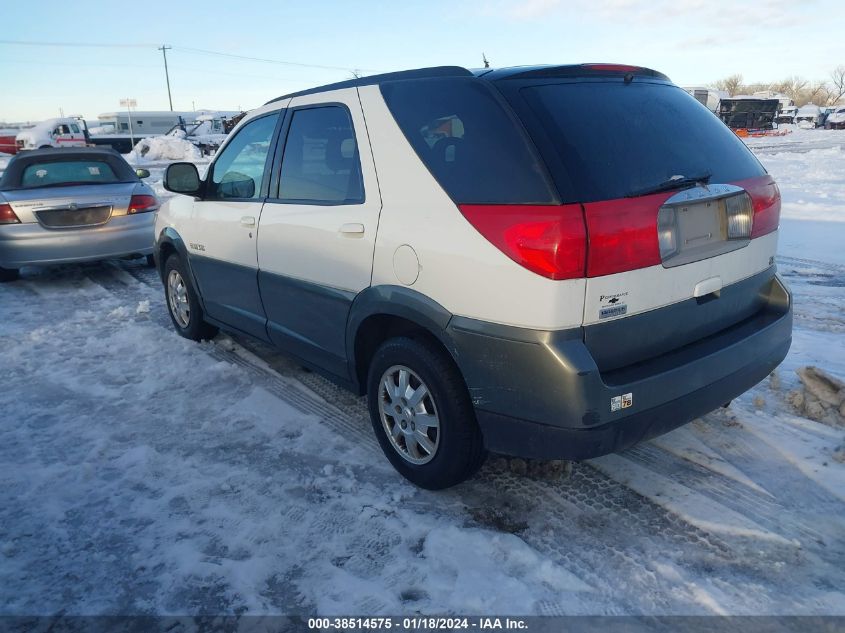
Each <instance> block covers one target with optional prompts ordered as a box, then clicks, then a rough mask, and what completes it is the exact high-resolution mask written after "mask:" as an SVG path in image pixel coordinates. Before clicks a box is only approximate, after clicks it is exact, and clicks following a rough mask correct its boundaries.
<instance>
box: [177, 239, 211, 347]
mask: <svg viewBox="0 0 845 633" xmlns="http://www.w3.org/2000/svg"><path fill="white" fill-rule="evenodd" d="M164 294H165V298H166V299H167V311H168V313H169V314H170V320H171V321H173V326H174V327H175V328H176V331H177V332H178V333H179V334H180V335H181V336H184V337H185V338H188V339H191V340H192V341H202V340H205V339H210V338H213V337H214V336H215V335H216V334H217V328H216V327H214V326H213V325H209V324H208V323H206V322H205V321H204V320H203V313H202V308H201V307H200V302H199V297H197V293H196V291H195V290H194V287H193V286H192V285H191V282H190V276H189V275H188V272H187V269H186V267H185V264H184V263H183V262H182V260H181V259H180V258H179V256H178V255H171V256H170V257H168V258H167V261H166V262H165V264H164Z"/></svg>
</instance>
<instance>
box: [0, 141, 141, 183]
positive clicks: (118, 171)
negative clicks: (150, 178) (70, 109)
mask: <svg viewBox="0 0 845 633" xmlns="http://www.w3.org/2000/svg"><path fill="white" fill-rule="evenodd" d="M92 159H97V160H101V161H103V162H104V163H106V164H107V165H108V166H109V167H111V168H112V170H113V171H114V173H115V175H116V176H117V177H118V178H119V182H135V181H138V180H139V178H138V176H137V175H136V174H135V170H134V169H132V167H130V166H129V163H127V162H126V159H125V158H123V156H121V155H120V154H119V153H118V152H117V151H115V150H114V149H112V148H111V147H51V148H48V149H33V150H26V151H23V152H18V153H17V154H15V155H14V156H13V157H12V160H10V161H9V164H8V165H6V170H5V171H4V172H3V175H2V177H0V191H10V190H13V189H18V188H19V187H20V183H21V177H22V176H23V171H24V169H26V168H27V167H29V166H30V165H32V164H34V163H49V162H57V161H68V160H92Z"/></svg>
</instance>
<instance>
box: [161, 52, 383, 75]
mask: <svg viewBox="0 0 845 633" xmlns="http://www.w3.org/2000/svg"><path fill="white" fill-rule="evenodd" d="M173 48H174V50H177V51H184V52H188V53H200V54H203V55H216V56H218V57H231V58H232V59H245V60H248V61H252V62H264V63H268V64H282V65H284V66H297V67H300V68H319V69H321V70H342V71H345V72H353V71H356V72H361V71H365V72H379V71H378V70H375V69H373V68H357V67H355V68H353V67H351V66H326V65H322V64H306V63H303V62H290V61H284V60H281V59H267V58H264V57H250V56H248V55H236V54H234V53H221V52H220V51H209V50H206V49H203V48H190V47H188V46H174V47H173Z"/></svg>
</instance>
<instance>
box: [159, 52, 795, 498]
mask: <svg viewBox="0 0 845 633" xmlns="http://www.w3.org/2000/svg"><path fill="white" fill-rule="evenodd" d="M165 187H166V188H167V189H169V190H170V191H174V192H176V193H182V194H187V195H183V196H177V197H175V198H173V199H172V200H171V201H169V202H168V203H167V204H166V205H165V206H164V207H163V208H162V210H161V211H160V212H159V215H158V221H157V225H156V236H157V249H156V257H157V259H158V265H159V270H160V271H161V276H162V280H163V282H164V286H165V291H166V295H167V303H168V306H169V309H170V316H171V318H172V320H173V323H174V325H175V327H176V329H177V331H178V332H179V333H180V334H182V335H183V336H186V337H188V338H191V339H201V338H205V337H211V336H213V335H214V334H215V332H216V331H217V328H218V327H221V328H226V329H228V330H233V331H237V332H242V333H246V334H249V335H252V336H255V337H257V338H259V339H262V340H264V341H267V342H271V343H273V344H275V345H277V346H278V347H280V348H283V349H284V350H286V351H287V352H289V353H290V354H291V355H292V356H294V357H296V358H297V359H298V360H299V361H301V362H302V363H303V364H304V365H306V366H308V367H310V368H313V369H315V370H317V371H319V372H321V373H323V374H324V375H326V376H328V377H329V378H331V379H332V380H335V381H337V382H338V383H340V384H342V385H345V386H347V387H348V388H350V389H352V390H354V391H356V392H357V393H360V394H365V393H366V394H367V396H368V399H369V409H370V415H371V417H372V423H373V428H374V429H375V432H376V435H377V436H378V439H379V442H380V443H381V446H382V448H383V449H384V452H385V454H386V455H387V457H388V459H390V461H391V462H392V463H393V465H394V466H395V467H396V469H397V470H398V471H399V472H400V473H402V474H403V475H404V476H405V477H407V478H408V479H409V480H411V481H412V482H414V483H416V484H418V485H420V486H423V487H426V488H443V487H446V486H450V485H453V484H456V483H458V482H460V481H462V480H463V479H465V478H466V477H468V476H470V475H471V474H472V473H473V472H474V471H475V470H476V469H477V468H478V467H479V466H480V464H481V462H482V461H483V458H484V455H485V452H486V450H491V451H496V452H500V453H507V454H512V455H519V456H523V457H533V458H561V459H563V458H566V459H584V458H588V457H592V456H597V455H601V454H604V453H609V452H613V451H618V450H621V449H624V448H625V447H628V446H630V445H632V444H634V443H636V442H639V441H641V440H644V439H647V438H650V437H653V436H655V435H658V434H660V433H664V432H666V431H668V430H670V429H672V428H675V427H677V426H679V425H681V424H684V423H686V422H688V421H689V420H692V419H693V418H695V417H697V416H699V415H702V414H705V413H707V412H709V411H711V410H713V409H715V408H717V407H719V406H721V405H723V404H725V403H727V402H729V401H730V400H731V399H732V398H734V397H736V396H738V395H739V394H741V393H743V392H744V391H745V390H747V389H749V388H750V387H751V386H753V385H754V384H756V383H757V382H759V381H760V380H762V379H763V378H764V377H765V376H766V375H767V374H768V373H769V372H771V371H772V370H773V369H774V368H775V367H776V366H777V365H778V363H780V362H781V360H783V358H784V356H785V355H786V353H787V351H788V349H789V345H790V341H791V331H792V306H791V298H790V295H789V293H788V291H787V290H786V288H785V287H784V285H783V283H782V282H781V280H780V279H779V278H778V277H777V276H776V274H775V266H774V256H775V251H776V245H777V227H778V220H779V214H780V194H779V192H778V189H777V186H776V185H775V183H774V181H773V180H772V178H771V177H770V176H769V175H768V174H767V173H766V171H765V170H764V169H763V167H762V166H761V165H760V163H759V162H758V161H757V160H756V159H755V157H754V156H753V155H752V154H751V152H749V151H748V150H747V149H746V147H745V146H744V145H743V143H742V142H741V141H740V140H739V139H737V138H736V136H735V135H734V134H733V133H732V132H731V131H730V130H729V129H728V128H727V127H725V126H724V125H723V124H722V123H721V122H720V121H719V120H718V119H717V118H716V117H714V116H713V114H712V113H711V112H709V111H708V110H707V108H705V107H704V106H702V105H701V104H700V103H698V102H697V101H696V100H695V99H694V98H693V97H691V96H690V95H688V94H687V93H686V92H684V91H683V90H682V89H680V88H678V87H676V86H675V85H673V84H672V83H671V82H670V81H669V80H668V79H667V78H666V77H664V76H663V75H661V74H659V73H656V72H654V71H651V70H647V69H643V68H638V67H632V66H619V65H608V64H599V65H597V64H591V65H580V66H563V67H561V66H553V67H532V68H513V69H499V70H483V71H478V72H476V73H473V72H470V71H467V70H465V69H463V68H457V67H443V68H431V69H422V70H414V71H407V72H399V73H391V74H387V75H379V76H374V77H366V78H363V79H355V80H352V81H347V82H343V83H339V84H333V85H329V86H324V87H321V88H315V89H312V90H307V91H304V92H299V93H295V94H291V95H287V96H284V97H280V98H278V99H276V100H274V101H271V102H270V103H268V104H266V105H265V106H263V107H262V108H259V109H258V110H255V111H253V112H251V113H250V114H249V115H248V116H247V117H246V118H245V119H244V120H243V121H242V122H241V123H240V124H239V126H238V127H237V128H236V129H235V130H234V131H233V132H232V133H231V134H230V136H229V138H228V140H227V142H226V144H225V145H224V146H223V147H222V148H221V149H220V151H219V152H218V154H217V156H216V158H215V161H214V163H213V164H212V165H211V166H210V168H209V171H208V174H207V177H206V179H205V180H204V181H203V180H200V178H199V175H198V173H197V170H196V168H195V167H194V166H193V165H192V164H189V163H176V164H173V165H171V166H170V167H169V168H168V170H167V173H166V176H165Z"/></svg>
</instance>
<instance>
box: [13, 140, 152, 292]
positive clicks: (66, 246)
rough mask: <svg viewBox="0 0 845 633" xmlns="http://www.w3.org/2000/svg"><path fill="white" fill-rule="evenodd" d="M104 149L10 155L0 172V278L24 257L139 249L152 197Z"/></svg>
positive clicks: (63, 259)
mask: <svg viewBox="0 0 845 633" xmlns="http://www.w3.org/2000/svg"><path fill="white" fill-rule="evenodd" d="M146 176H149V172H146V170H138V172H136V171H135V170H133V169H132V168H131V167H130V166H129V164H128V163H127V162H126V161H125V160H124V159H123V157H122V156H121V155H120V154H118V153H117V152H115V151H114V150H111V149H100V148H78V149H72V148H63V149H45V150H34V151H29V152H23V153H20V154H18V155H16V156H15V157H14V158H13V159H12V160H11V161H9V164H8V165H7V167H6V170H5V172H4V173H3V176H2V178H0V281H10V280H13V279H16V278H17V277H18V269H20V268H21V267H23V266H31V265H38V266H44V265H51V264H65V263H72V262H86V261H97V260H102V259H111V258H116V257H140V256H146V257H147V260H148V263H150V264H152V252H153V242H154V239H155V236H154V230H155V216H156V213H155V212H156V211H158V208H159V201H158V199H157V198H156V196H155V193H154V192H153V190H152V189H151V188H150V187H149V186H147V185H145V184H144V183H143V182H141V179H140V177H146Z"/></svg>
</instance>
